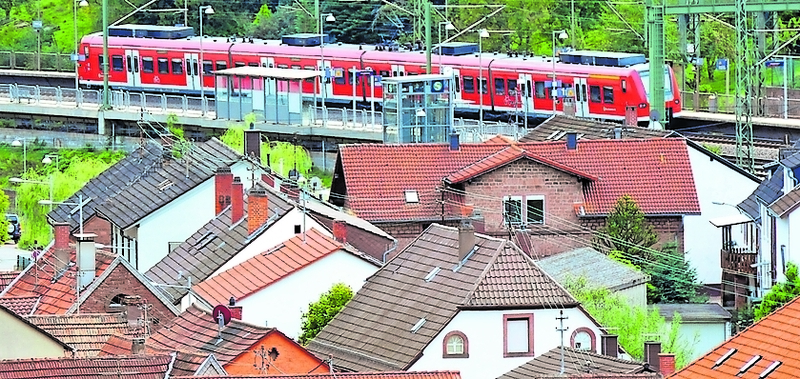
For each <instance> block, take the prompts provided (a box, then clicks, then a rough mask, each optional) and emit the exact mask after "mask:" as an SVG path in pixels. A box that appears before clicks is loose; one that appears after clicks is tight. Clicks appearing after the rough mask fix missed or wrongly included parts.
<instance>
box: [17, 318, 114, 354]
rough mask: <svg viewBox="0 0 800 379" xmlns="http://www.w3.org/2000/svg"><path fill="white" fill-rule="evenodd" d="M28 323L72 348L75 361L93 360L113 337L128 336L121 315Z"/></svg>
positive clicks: (53, 319)
mask: <svg viewBox="0 0 800 379" xmlns="http://www.w3.org/2000/svg"><path fill="white" fill-rule="evenodd" d="M28 321H30V322H31V323H33V324H34V325H36V326H38V327H40V328H42V329H44V330H46V331H48V332H49V333H50V334H52V335H53V336H55V337H56V338H58V339H60V340H61V341H64V342H65V343H67V344H68V345H70V346H72V347H74V348H75V354H76V356H78V357H91V356H96V355H98V353H99V352H100V349H101V348H102V347H103V345H104V344H105V343H106V341H107V340H108V339H109V338H110V337H111V336H113V335H115V334H128V333H129V330H128V321H127V319H126V318H125V316H124V315H123V314H122V313H116V314H110V313H106V314H81V315H69V316H64V315H57V316H53V315H50V316H30V317H28Z"/></svg>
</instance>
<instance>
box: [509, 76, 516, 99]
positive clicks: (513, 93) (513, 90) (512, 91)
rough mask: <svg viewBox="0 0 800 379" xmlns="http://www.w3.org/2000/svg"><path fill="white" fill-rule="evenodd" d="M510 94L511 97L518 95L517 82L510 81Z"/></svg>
mask: <svg viewBox="0 0 800 379" xmlns="http://www.w3.org/2000/svg"><path fill="white" fill-rule="evenodd" d="M508 94H509V95H511V96H516V95H517V80H516V79H508Z"/></svg>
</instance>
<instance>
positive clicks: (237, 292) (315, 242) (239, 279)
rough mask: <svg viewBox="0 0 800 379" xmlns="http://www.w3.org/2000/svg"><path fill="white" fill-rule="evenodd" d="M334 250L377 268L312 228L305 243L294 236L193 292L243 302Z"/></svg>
mask: <svg viewBox="0 0 800 379" xmlns="http://www.w3.org/2000/svg"><path fill="white" fill-rule="evenodd" d="M337 251H345V252H348V253H351V254H353V255H355V256H357V257H359V258H361V259H365V260H366V261H368V262H370V263H373V264H376V266H379V264H377V263H376V262H375V261H374V259H369V258H367V257H366V256H365V255H363V254H359V253H357V252H353V251H352V250H351V249H346V248H344V247H343V246H342V245H341V244H340V243H338V242H336V241H335V240H334V239H333V238H331V237H328V236H326V235H324V234H322V233H321V232H320V231H318V230H316V229H313V228H312V229H311V230H309V231H308V232H307V233H306V237H305V241H304V240H303V236H302V235H296V236H294V237H292V238H290V239H288V240H287V241H286V242H284V243H282V244H280V245H278V246H276V247H275V248H273V249H271V250H269V251H266V252H263V253H261V254H258V255H256V256H254V257H252V258H250V259H248V260H246V261H244V262H242V263H240V264H238V265H236V266H234V267H232V268H230V269H228V270H225V271H224V272H221V273H219V274H218V275H215V276H213V277H211V278H209V279H206V280H204V281H203V282H201V283H200V284H198V285H196V286H194V287H193V289H194V290H195V292H197V294H198V295H200V296H202V297H203V298H204V299H205V300H207V301H208V302H210V303H211V304H226V303H227V302H228V299H230V298H231V297H234V298H236V299H237V300H241V299H244V298H245V297H247V296H249V295H251V294H253V293H255V292H257V291H259V290H261V289H264V288H266V287H268V286H270V285H271V284H272V283H274V282H276V281H278V280H280V279H282V278H284V277H286V276H289V275H291V274H293V273H295V272H297V271H299V270H302V269H303V268H304V267H306V266H308V265H310V264H312V263H314V262H316V261H318V260H320V259H322V258H324V257H326V256H328V255H330V254H332V253H335V252H337Z"/></svg>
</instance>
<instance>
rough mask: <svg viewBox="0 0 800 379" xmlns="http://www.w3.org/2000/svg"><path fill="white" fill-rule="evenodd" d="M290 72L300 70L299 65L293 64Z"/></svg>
mask: <svg viewBox="0 0 800 379" xmlns="http://www.w3.org/2000/svg"><path fill="white" fill-rule="evenodd" d="M292 70H300V65H299V64H293V65H292Z"/></svg>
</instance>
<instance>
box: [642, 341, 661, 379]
mask: <svg viewBox="0 0 800 379" xmlns="http://www.w3.org/2000/svg"><path fill="white" fill-rule="evenodd" d="M660 353H661V342H655V341H645V343H644V361H645V362H646V363H647V364H648V365H650V369H651V370H653V371H655V372H661V364H660V363H661V362H660V360H659V357H658V354H660Z"/></svg>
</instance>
